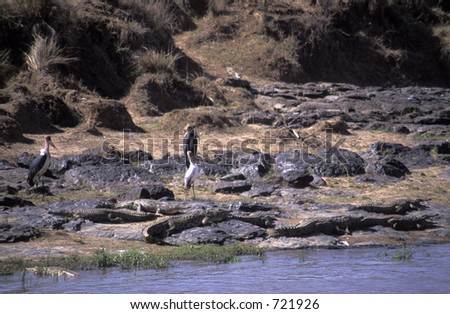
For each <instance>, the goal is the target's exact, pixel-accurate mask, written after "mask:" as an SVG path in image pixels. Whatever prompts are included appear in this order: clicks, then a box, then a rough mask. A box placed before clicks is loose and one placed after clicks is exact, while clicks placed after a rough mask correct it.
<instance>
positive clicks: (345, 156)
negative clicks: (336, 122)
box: [314, 148, 365, 177]
mask: <svg viewBox="0 0 450 314" xmlns="http://www.w3.org/2000/svg"><path fill="white" fill-rule="evenodd" d="M317 157H320V158H321V160H320V161H319V162H318V163H316V164H315V165H314V172H315V173H316V174H318V175H320V176H323V177H339V176H355V175H358V174H363V173H364V172H365V161H364V159H363V158H362V157H361V156H359V155H358V154H357V153H354V152H351V151H349V150H346V149H342V148H331V149H327V150H325V151H323V152H322V153H320V154H319V155H317Z"/></svg>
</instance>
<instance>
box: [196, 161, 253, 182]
mask: <svg viewBox="0 0 450 314" xmlns="http://www.w3.org/2000/svg"><path fill="white" fill-rule="evenodd" d="M200 171H201V172H202V173H203V174H204V175H206V176H215V177H223V176H226V175H228V174H229V171H230V167H227V166H223V165H218V164H215V163H209V162H200ZM244 180H245V179H244Z"/></svg>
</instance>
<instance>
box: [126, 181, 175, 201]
mask: <svg viewBox="0 0 450 314" xmlns="http://www.w3.org/2000/svg"><path fill="white" fill-rule="evenodd" d="M174 197H175V195H174V194H173V192H172V191H171V190H169V189H168V188H166V187H165V186H163V185H161V184H154V185H150V186H146V187H134V188H132V189H131V190H130V191H128V192H127V193H125V194H123V195H121V196H120V197H119V199H120V200H123V201H132V200H136V199H143V198H144V199H155V200H158V199H161V198H166V199H174Z"/></svg>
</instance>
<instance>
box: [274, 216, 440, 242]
mask: <svg viewBox="0 0 450 314" xmlns="http://www.w3.org/2000/svg"><path fill="white" fill-rule="evenodd" d="M431 218H432V216H428V215H423V216H402V215H373V216H366V217H364V216H335V217H316V218H308V219H305V220H304V221H302V222H300V223H299V224H296V225H287V226H279V227H275V228H274V229H271V230H269V235H270V236H272V237H303V236H309V235H311V234H314V233H324V234H328V235H343V234H349V233H350V232H351V231H350V230H357V229H364V228H370V227H374V226H383V227H389V228H392V229H395V230H403V231H407V230H422V229H426V228H430V227H433V226H434V222H433V221H431V220H430V219H431Z"/></svg>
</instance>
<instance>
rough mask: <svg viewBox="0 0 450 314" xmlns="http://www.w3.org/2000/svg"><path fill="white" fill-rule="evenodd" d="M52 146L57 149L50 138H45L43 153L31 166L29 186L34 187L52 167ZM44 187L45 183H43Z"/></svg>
mask: <svg viewBox="0 0 450 314" xmlns="http://www.w3.org/2000/svg"><path fill="white" fill-rule="evenodd" d="M50 145H51V146H53V147H55V145H54V144H53V142H52V139H51V138H50V136H48V135H47V136H45V146H44V148H42V149H41V153H40V154H39V156H37V157H36V158H35V159H34V160H33V162H32V163H31V164H30V167H29V169H28V184H29V185H30V186H34V185H35V184H36V183H37V182H38V181H39V179H40V178H41V177H42V176H43V175H44V173H45V172H46V171H47V169H48V167H49V166H50V158H51V157H50ZM42 186H44V182H42Z"/></svg>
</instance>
